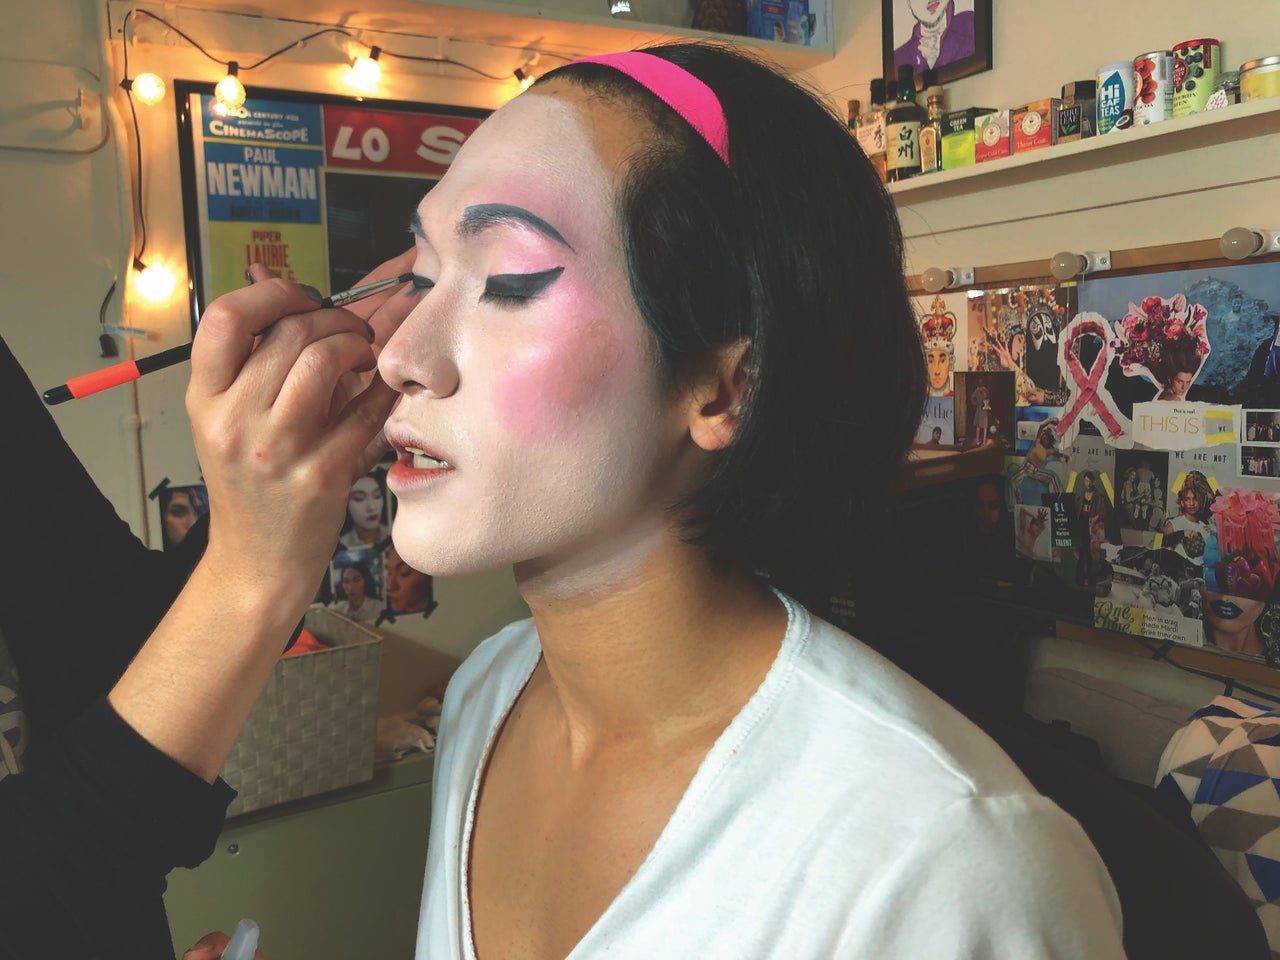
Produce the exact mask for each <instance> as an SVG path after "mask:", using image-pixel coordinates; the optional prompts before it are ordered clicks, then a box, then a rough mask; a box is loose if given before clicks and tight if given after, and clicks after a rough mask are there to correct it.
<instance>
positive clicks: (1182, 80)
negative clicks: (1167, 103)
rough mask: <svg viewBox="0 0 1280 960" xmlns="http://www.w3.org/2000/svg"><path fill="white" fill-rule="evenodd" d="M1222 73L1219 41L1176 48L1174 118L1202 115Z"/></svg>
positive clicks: (1202, 42) (1181, 45)
mask: <svg viewBox="0 0 1280 960" xmlns="http://www.w3.org/2000/svg"><path fill="white" fill-rule="evenodd" d="M1221 69H1222V44H1221V43H1219V42H1218V41H1217V40H1209V39H1200V40H1184V41H1183V42H1182V43H1179V44H1176V45H1175V46H1174V48H1173V115H1174V116H1175V117H1187V116H1190V115H1191V114H1193V113H1200V112H1201V111H1202V110H1204V108H1205V104H1206V103H1208V102H1209V97H1210V95H1211V94H1212V93H1213V91H1214V88H1215V87H1216V86H1217V83H1218V71H1219V70H1221Z"/></svg>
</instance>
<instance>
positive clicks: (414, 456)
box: [386, 425, 454, 494]
mask: <svg viewBox="0 0 1280 960" xmlns="http://www.w3.org/2000/svg"><path fill="white" fill-rule="evenodd" d="M386 436H387V440H388V442H389V443H390V444H391V446H392V447H394V448H395V450H396V453H397V454H399V457H398V459H397V460H396V462H395V463H394V464H393V465H392V467H391V469H390V470H388V471H387V485H388V486H389V487H391V489H392V490H393V491H394V492H396V493H398V494H403V493H404V492H405V491H407V490H409V489H412V488H413V487H414V486H415V485H418V484H422V483H426V482H428V481H430V480H431V479H433V478H436V477H441V476H443V475H445V474H448V473H452V472H453V470H454V465H453V464H452V463H450V462H449V460H448V458H447V457H446V456H445V455H444V454H443V453H442V452H440V451H439V450H437V449H433V448H431V447H429V446H427V445H426V444H425V443H424V442H423V441H421V440H419V439H418V438H416V437H413V436H411V435H410V434H408V433H401V432H398V431H396V430H395V429H394V428H393V427H392V426H391V425H388V427H387V431H386Z"/></svg>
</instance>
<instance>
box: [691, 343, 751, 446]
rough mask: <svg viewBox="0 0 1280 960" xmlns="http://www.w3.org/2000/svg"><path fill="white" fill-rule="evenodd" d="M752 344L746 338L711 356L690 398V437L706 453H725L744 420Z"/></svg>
mask: <svg viewBox="0 0 1280 960" xmlns="http://www.w3.org/2000/svg"><path fill="white" fill-rule="evenodd" d="M750 355H751V341H750V340H747V339H746V338H745V337H744V338H743V339H741V340H735V341H734V342H733V343H730V344H727V345H725V346H723V347H720V348H718V349H716V350H715V351H713V352H712V355H711V357H710V358H709V359H708V361H707V369H706V370H705V372H704V374H703V376H702V377H701V378H700V379H699V381H698V383H697V384H696V385H695V386H694V388H693V390H692V391H691V393H690V398H689V436H690V437H691V438H692V439H693V442H694V443H696V444H697V445H698V446H699V447H701V448H702V449H703V450H723V449H724V448H725V447H727V446H728V445H729V444H730V443H731V442H732V441H733V435H734V432H735V431H736V430H737V428H738V421H739V420H740V419H741V416H742V412H741V411H742V397H743V394H744V393H745V392H746V388H747V370H748V363H749V359H750Z"/></svg>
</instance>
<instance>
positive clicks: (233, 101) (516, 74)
mask: <svg viewBox="0 0 1280 960" xmlns="http://www.w3.org/2000/svg"><path fill="white" fill-rule="evenodd" d="M135 13H136V14H137V15H138V16H140V17H147V18H149V19H151V20H155V21H156V22H157V23H160V24H163V25H164V26H165V27H166V28H167V29H169V30H171V31H173V33H174V34H176V35H177V36H179V37H181V38H182V39H183V40H185V41H186V42H187V43H189V44H191V46H193V47H194V48H195V49H196V50H198V51H199V52H200V53H201V54H202V55H203V56H204V57H206V58H207V59H209V60H211V61H213V62H214V63H216V64H218V65H219V66H223V67H226V68H227V74H226V76H224V77H223V78H222V79H221V80H219V81H218V83H217V85H216V86H215V88H214V97H215V98H216V101H217V104H219V105H221V106H222V108H223V109H224V110H231V109H234V108H237V107H240V106H242V105H243V104H244V100H245V96H246V94H245V89H244V84H243V83H242V82H241V80H240V74H242V73H247V72H248V71H250V70H256V69H258V68H259V67H262V66H265V65H266V64H268V63H270V62H271V61H272V60H274V59H276V58H277V57H280V56H283V55H284V54H286V53H288V52H289V51H290V50H292V49H294V48H295V47H299V46H301V45H302V44H304V43H306V42H307V41H309V40H313V39H315V38H316V37H320V36H324V35H326V34H338V35H339V36H343V37H346V38H348V39H349V40H354V41H356V42H360V40H359V37H358V36H357V35H356V34H354V33H352V32H351V31H350V30H347V29H345V28H343V27H322V28H320V29H319V30H313V31H312V32H311V33H308V34H306V35H304V36H301V37H298V38H297V39H296V40H294V41H292V42H290V43H288V44H286V45H285V46H283V47H280V48H279V49H278V50H272V51H271V52H270V53H268V54H266V55H265V56H263V57H261V58H260V59H258V60H255V61H254V62H253V63H249V64H241V63H240V62H239V61H236V60H222V59H220V58H218V57H215V56H214V55H213V54H212V53H210V52H209V51H208V50H206V49H205V48H204V46H203V45H202V44H201V43H200V42H199V41H197V40H196V39H195V38H194V37H192V36H190V35H189V34H187V33H185V32H184V31H182V30H181V29H179V28H178V27H176V26H175V25H174V24H172V23H170V22H169V21H168V20H166V19H165V18H164V17H161V16H159V15H158V14H154V13H152V12H151V11H149V10H137V9H134V10H130V11H129V12H128V13H126V14H125V17H124V22H123V32H125V33H126V36H125V51H126V54H125V60H126V66H125V81H124V82H125V83H127V82H129V77H128V66H127V61H128V36H127V30H128V22H129V18H130V17H131V16H132V15H133V14H135ZM540 56H541V54H540V53H534V54H533V56H532V57H531V58H529V59H527V60H525V62H524V63H523V64H521V66H519V67H516V68H515V69H514V70H513V71H512V72H511V73H509V74H492V73H487V72H486V71H484V70H481V69H480V68H478V67H474V66H472V65H471V64H469V63H464V62H463V61H461V60H456V59H454V58H453V57H442V56H435V57H430V56H420V55H417V54H411V53H401V52H398V51H395V50H388V49H387V48H385V47H382V46H378V45H376V44H375V45H372V46H370V47H369V50H368V52H367V53H363V54H360V55H358V56H355V57H353V58H352V61H351V77H352V82H353V85H355V86H357V87H361V88H364V89H368V88H371V87H375V86H377V84H378V83H379V82H380V81H381V79H382V65H381V63H380V62H379V61H380V60H381V58H382V57H392V58H395V59H398V60H409V61H414V62H417V63H438V64H446V65H448V66H454V67H460V68H461V69H463V70H467V71H470V72H471V73H474V74H477V75H478V76H481V77H483V78H484V79H486V80H494V81H504V80H511V79H514V80H515V81H516V82H517V83H519V84H520V87H521V89H522V90H523V89H527V88H528V85H529V84H531V83H532V82H533V80H534V75H533V72H532V68H533V66H534V64H536V63H537V62H538V59H539V57H540ZM547 56H552V57H555V58H556V59H561V60H565V61H568V60H569V59H571V58H569V57H562V56H560V55H559V54H550V53H549V54H547ZM144 77H145V78H146V80H145V82H144V81H143V78H144ZM121 85H122V86H123V85H124V84H123V83H122V84H121ZM133 88H134V89H133V90H132V91H131V93H132V92H136V93H137V94H138V98H139V100H141V101H142V102H143V103H147V104H152V103H158V102H159V101H160V100H162V99H163V98H164V92H165V87H164V81H163V80H162V79H161V78H160V77H158V76H156V75H155V74H140V75H139V76H138V77H136V78H134V80H133ZM125 89H126V90H128V89H129V87H125ZM152 98H154V99H152Z"/></svg>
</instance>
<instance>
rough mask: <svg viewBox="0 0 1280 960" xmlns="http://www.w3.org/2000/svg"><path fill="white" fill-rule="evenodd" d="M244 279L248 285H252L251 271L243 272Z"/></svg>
mask: <svg viewBox="0 0 1280 960" xmlns="http://www.w3.org/2000/svg"><path fill="white" fill-rule="evenodd" d="M244 278H245V279H246V280H248V281H249V282H250V283H253V271H252V270H246V271H245V272H244Z"/></svg>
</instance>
